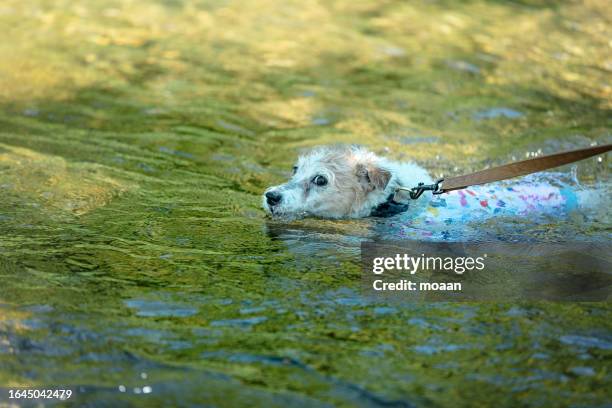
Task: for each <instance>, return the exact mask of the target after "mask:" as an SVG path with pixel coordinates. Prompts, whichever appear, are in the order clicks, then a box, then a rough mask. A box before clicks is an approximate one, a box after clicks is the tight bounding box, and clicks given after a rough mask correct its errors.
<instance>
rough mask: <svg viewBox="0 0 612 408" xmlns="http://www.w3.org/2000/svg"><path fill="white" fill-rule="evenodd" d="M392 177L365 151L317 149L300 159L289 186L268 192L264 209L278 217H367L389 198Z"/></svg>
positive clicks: (357, 149)
mask: <svg viewBox="0 0 612 408" xmlns="http://www.w3.org/2000/svg"><path fill="white" fill-rule="evenodd" d="M391 176H392V175H391V171H390V170H389V169H388V168H385V161H384V159H381V158H379V157H378V156H376V155H375V154H374V153H371V152H369V151H367V150H365V149H363V148H359V147H335V148H329V147H322V148H317V149H314V150H312V151H311V152H310V153H308V154H306V155H304V156H301V157H300V158H299V159H298V161H297V163H296V164H295V166H294V167H293V176H292V177H291V179H290V180H289V181H288V182H287V183H285V184H281V185H278V186H273V187H270V188H268V189H267V190H266V191H265V192H264V195H263V207H264V209H265V210H266V211H267V212H268V213H269V214H271V215H272V216H275V217H288V218H296V217H303V216H309V215H310V216H316V217H323V218H355V217H365V216H367V215H369V214H370V212H371V210H372V208H373V207H375V206H376V205H378V204H380V203H382V202H384V201H385V200H386V199H387V196H388V193H386V192H385V190H386V188H387V186H388V185H389V181H390V179H391Z"/></svg>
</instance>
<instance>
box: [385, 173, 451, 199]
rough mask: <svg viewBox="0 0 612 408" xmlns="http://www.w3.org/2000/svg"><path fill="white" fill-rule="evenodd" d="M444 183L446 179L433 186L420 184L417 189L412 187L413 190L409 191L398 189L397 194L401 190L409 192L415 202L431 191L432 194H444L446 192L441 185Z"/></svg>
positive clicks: (402, 188)
mask: <svg viewBox="0 0 612 408" xmlns="http://www.w3.org/2000/svg"><path fill="white" fill-rule="evenodd" d="M443 181H444V179H443V178H441V179H438V181H436V182H435V183H433V184H425V183H419V184H418V185H417V186H416V187H412V188H411V189H407V188H405V187H398V188H397V189H396V192H397V191H399V190H408V192H409V193H408V195H409V196H410V198H411V199H413V200H416V199H417V198H419V197H420V196H421V195H422V194H423V193H424V192H425V191H431V192H432V194H442V193H443V192H444V189H442V188H440V183H442V182H443Z"/></svg>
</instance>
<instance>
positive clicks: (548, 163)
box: [395, 144, 612, 200]
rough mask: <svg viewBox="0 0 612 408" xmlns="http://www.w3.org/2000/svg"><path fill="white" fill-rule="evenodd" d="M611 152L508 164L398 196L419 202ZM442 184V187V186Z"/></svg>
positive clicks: (610, 146)
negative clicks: (425, 195) (425, 196)
mask: <svg viewBox="0 0 612 408" xmlns="http://www.w3.org/2000/svg"><path fill="white" fill-rule="evenodd" d="M610 150H612V144H607V145H603V146H594V147H587V148H586V149H578V150H572V151H569V152H562V153H555V154H549V155H548V156H542V157H536V158H533V159H527V160H522V161H519V162H516V163H509V164H504V165H503V166H498V167H493V168H492V169H487V170H481V171H477V172H475V173H471V174H466V175H464V176H457V177H451V178H448V179H440V180H438V181H436V182H435V183H434V184H428V185H425V184H423V183H419V185H418V186H416V187H413V188H406V187H398V188H397V189H396V191H395V194H397V193H398V191H400V190H405V191H409V192H410V198H412V199H413V200H416V199H417V198H419V197H420V196H421V194H423V192H424V191H431V192H432V193H433V194H442V193H448V192H449V191H453V190H460V189H462V188H466V187H469V186H475V185H479V184H486V183H491V182H493V181H500V180H507V179H510V178H514V177H518V176H524V175H526V174H531V173H537V172H538V171H542V170H547V169H552V168H553V167H559V166H562V165H564V164H568V163H573V162H577V161H580V160H583V159H586V158H588V157H591V156H596V155H598V154H603V153H606V152H608V151H610ZM440 184H442V185H441V186H440Z"/></svg>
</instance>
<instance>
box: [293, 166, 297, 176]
mask: <svg viewBox="0 0 612 408" xmlns="http://www.w3.org/2000/svg"><path fill="white" fill-rule="evenodd" d="M295 173H297V166H293V174H294V175H295Z"/></svg>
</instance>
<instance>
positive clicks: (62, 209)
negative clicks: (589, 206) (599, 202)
mask: <svg viewBox="0 0 612 408" xmlns="http://www.w3.org/2000/svg"><path fill="white" fill-rule="evenodd" d="M0 28H2V30H3V32H4V33H5V34H4V36H5V41H1V42H0V279H1V280H2V284H1V285H0V384H3V385H6V386H11V387H16V386H23V387H38V388H40V387H44V386H49V385H58V386H59V385H65V386H71V387H73V388H77V387H79V386H80V387H82V391H83V392H81V393H79V395H78V397H75V398H78V400H77V399H74V400H73V401H74V402H75V404H77V402H78V403H79V404H80V403H83V402H90V403H92V404H94V403H95V404H97V405H96V406H102V405H105V404H106V405H117V404H119V402H123V403H124V404H125V405H129V404H134V405H136V404H143V405H144V404H145V403H148V404H150V406H170V405H175V404H178V405H184V406H195V405H198V404H200V405H208V406H228V407H229V406H232V407H233V406H254V405H259V406H266V407H268V406H270V407H271V406H279V407H287V406H333V405H337V406H367V407H370V406H372V407H376V406H397V407H408V406H414V405H417V406H474V405H481V406H490V405H493V404H494V405H496V406H508V407H516V406H561V405H566V406H576V405H580V406H593V407H595V406H604V405H605V404H609V403H610V398H611V395H610V391H609V390H610V388H611V383H612V381H611V380H612V378H611V374H610V358H611V357H612V323H611V319H610V317H611V313H612V308H611V307H610V304H609V303H582V304H580V303H576V304H572V303H522V304H508V303H480V304H477V303H462V304H451V303H428V304H411V305H409V306H406V305H403V306H402V305H397V304H385V303H380V302H376V303H374V302H369V301H366V300H365V299H364V298H363V297H362V296H361V295H360V292H359V284H360V265H359V244H360V242H361V241H363V240H365V239H371V238H373V237H375V236H376V233H377V232H376V231H377V222H378V221H376V220H372V219H366V220H354V221H323V220H302V221H298V222H293V223H289V224H288V223H283V222H277V221H271V220H269V219H266V218H265V217H264V213H263V211H262V209H261V193H262V191H263V190H264V189H265V187H267V186H269V185H272V184H275V183H279V182H281V181H282V180H283V179H285V178H286V177H287V176H288V175H289V174H290V172H291V166H292V165H293V161H294V160H295V158H296V156H297V154H298V152H299V151H301V149H305V148H308V147H311V146H315V145H319V144H328V143H361V144H364V145H367V146H369V147H370V148H372V149H373V150H375V151H376V152H378V153H380V154H384V155H387V156H389V157H392V158H395V159H403V160H407V159H411V160H414V161H416V162H418V163H419V164H421V165H423V166H425V167H427V168H428V169H430V170H431V172H432V174H434V175H436V176H439V175H442V174H444V175H450V174H462V173H465V172H468V171H472V170H478V169H480V168H484V167H486V166H491V165H496V164H501V163H505V162H508V161H511V160H517V159H519V158H525V157H530V156H533V155H537V154H542V153H552V152H555V151H559V150H566V149H572V148H577V147H583V146H588V145H590V144H592V143H609V142H610V141H611V139H612V135H611V133H610V117H611V115H610V108H611V107H612V98H611V88H610V71H611V69H612V59H611V56H610V55H611V54H610V42H609V41H610V37H611V32H610V12H609V4H608V2H606V1H598V0H592V1H587V2H585V4H574V3H570V2H550V3H548V2H544V1H538V0H533V1H528V0H525V1H516V2H511V3H510V2H498V1H467V2H447V1H418V2H410V3H404V2H388V1H382V2H380V1H378V2H377V1H372V2H353V1H331V2H319V3H315V2H297V1H296V2H291V1H289V2H287V1H274V0H259V1H252V2H250V1H249V2H232V1H210V2H201V1H187V0H185V1H182V0H165V1H161V0H160V1H145V0H133V1H130V2H122V1H118V0H116V1H113V0H105V1H97V2H91V1H74V0H71V1H68V0H59V1H58V0H53V1H51V0H27V1H24V0H4V1H3V2H2V4H1V5H0ZM561 171H563V172H565V173H568V174H569V177H571V178H572V179H574V180H575V181H576V182H579V183H581V184H583V185H585V186H589V187H592V188H604V189H605V190H606V191H609V183H608V178H609V172H610V162H609V159H608V158H605V157H602V158H594V159H590V160H587V161H584V162H582V163H580V164H578V165H576V166H567V167H564V168H562V169H561ZM610 225H611V224H610V214H609V211H608V210H607V209H606V208H602V209H601V210H600V211H593V212H580V211H578V212H576V213H575V214H573V215H572V216H571V217H569V218H568V219H552V220H549V221H548V222H540V223H537V224H534V223H532V222H530V220H526V219H521V220H514V221H513V224H512V225H511V227H509V226H508V224H501V223H498V222H496V221H495V220H491V221H488V222H487V223H486V225H484V226H483V227H482V228H483V229H486V230H487V231H490V234H489V236H490V237H493V236H494V237H495V239H501V240H509V239H512V240H519V241H521V240H523V241H526V242H539V241H551V242H557V241H564V240H567V239H568V237H569V238H572V239H574V238H575V239H579V240H583V241H585V240H586V241H592V242H597V243H602V242H603V243H605V242H609V239H610V232H611V231H610ZM476 402H477V403H476ZM0 403H1V401H0ZM117 406H118V405H117Z"/></svg>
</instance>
